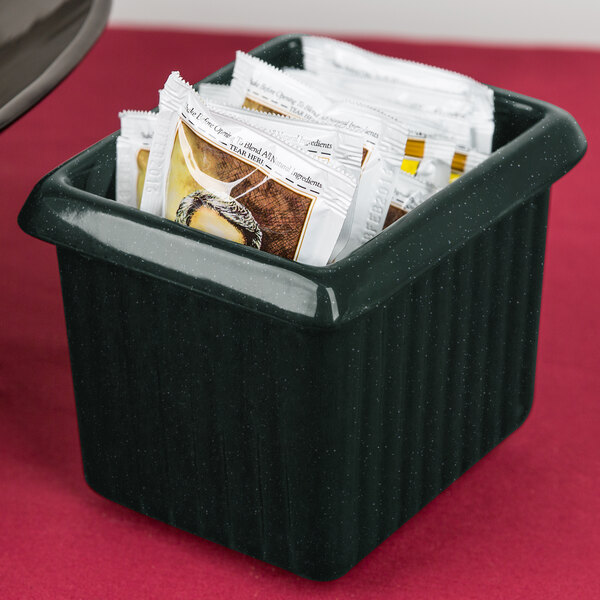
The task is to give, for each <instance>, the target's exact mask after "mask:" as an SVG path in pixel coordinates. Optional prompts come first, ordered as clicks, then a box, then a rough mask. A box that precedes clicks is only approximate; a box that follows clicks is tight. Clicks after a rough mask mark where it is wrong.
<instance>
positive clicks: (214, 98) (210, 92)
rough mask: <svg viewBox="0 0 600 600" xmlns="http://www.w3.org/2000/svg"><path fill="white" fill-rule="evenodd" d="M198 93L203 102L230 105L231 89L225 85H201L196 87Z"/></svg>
mask: <svg viewBox="0 0 600 600" xmlns="http://www.w3.org/2000/svg"><path fill="white" fill-rule="evenodd" d="M196 89H197V90H198V93H199V94H200V96H202V99H203V100H208V101H210V102H217V103H219V104H229V103H230V100H229V98H230V95H231V89H230V87H229V86H228V85H226V84H223V83H199V84H198V85H197V86H196Z"/></svg>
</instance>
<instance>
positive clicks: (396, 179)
mask: <svg viewBox="0 0 600 600" xmlns="http://www.w3.org/2000/svg"><path fill="white" fill-rule="evenodd" d="M438 189H439V188H438V187H436V186H434V185H433V184H432V183H428V182H425V181H420V180H418V179H416V178H415V177H414V176H412V175H409V174H408V173H406V172H405V171H403V170H402V159H399V158H398V157H397V156H395V155H394V154H393V153H391V152H390V148H389V146H387V145H386V143H385V141H384V142H383V143H382V144H381V146H380V147H377V148H376V149H375V150H374V152H373V157H372V160H371V161H370V162H369V164H367V165H366V167H365V168H364V169H363V172H362V175H361V182H360V186H359V188H358V190H357V197H356V200H355V203H354V207H353V208H354V212H353V214H352V217H351V219H352V220H351V226H350V231H349V233H348V234H347V235H346V236H345V237H344V236H343V235H340V241H339V242H338V243H337V244H336V246H335V248H334V252H333V254H332V257H331V258H332V260H339V259H342V258H344V257H346V256H348V254H350V253H351V252H353V251H354V250H356V249H357V248H358V247H360V246H362V245H363V244H364V243H366V242H368V241H369V240H370V239H372V238H373V237H375V236H376V235H377V234H378V233H380V232H381V231H382V230H383V229H384V228H385V227H387V226H389V225H391V224H392V223H393V222H395V221H396V220H398V219H399V218H400V217H402V216H404V215H405V214H406V213H407V212H408V211H409V210H411V209H412V208H414V207H415V206H418V205H419V204H420V203H421V202H424V201H425V200H427V198H429V197H430V196H431V195H432V194H434V193H435V192H436V191H437V190H438ZM347 223H348V220H347V221H346V223H345V224H344V227H347Z"/></svg>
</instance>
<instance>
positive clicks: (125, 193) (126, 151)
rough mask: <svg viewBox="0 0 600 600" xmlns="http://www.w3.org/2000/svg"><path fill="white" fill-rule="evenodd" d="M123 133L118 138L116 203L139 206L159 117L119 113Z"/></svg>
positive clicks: (154, 114)
mask: <svg viewBox="0 0 600 600" xmlns="http://www.w3.org/2000/svg"><path fill="white" fill-rule="evenodd" d="M119 118H120V119H121V134H120V135H119V137H118V138H117V174H116V195H117V198H116V200H117V202H120V203H121V204H127V205H128V206H134V207H136V208H139V207H140V202H141V199H142V191H143V188H144V179H145V177H146V168H147V165H148V155H149V154H150V145H151V143H152V136H153V134H154V124H155V122H156V118H157V114H156V113H152V112H145V111H137V110H127V111H123V112H121V113H119Z"/></svg>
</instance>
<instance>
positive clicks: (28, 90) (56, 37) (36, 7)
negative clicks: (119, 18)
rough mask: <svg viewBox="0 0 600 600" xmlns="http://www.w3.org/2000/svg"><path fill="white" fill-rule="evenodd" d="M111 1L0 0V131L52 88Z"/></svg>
mask: <svg viewBox="0 0 600 600" xmlns="http://www.w3.org/2000/svg"><path fill="white" fill-rule="evenodd" d="M110 6H111V0H28V1H27V2H25V3H23V2H22V1H21V0H2V2H1V3H0V81H2V85H1V86H0V130H2V129H4V128H5V127H7V126H8V125H9V124H10V123H12V122H13V121H15V120H16V119H18V118H19V117H20V116H21V115H23V114H24V113H26V112H27V111H28V110H29V109H30V108H32V107H33V106H34V105H35V104H37V103H38V102H39V101H40V100H41V99H42V98H43V97H44V96H45V95H46V94H47V93H48V92H50V91H51V90H53V89H54V88H55V87H56V86H57V85H58V83H60V81H62V79H64V78H65V77H66V76H67V75H68V74H69V73H70V72H71V71H72V70H73V68H75V66H76V65H77V64H78V63H79V62H80V61H81V59H82V58H83V57H84V56H85V54H86V53H87V52H88V50H89V49H90V48H91V47H92V45H93V44H94V42H95V41H96V40H97V39H98V37H99V35H100V34H101V33H102V31H103V29H104V27H105V26H106V21H107V20H108V14H109V12H110Z"/></svg>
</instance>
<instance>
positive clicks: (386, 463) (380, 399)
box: [353, 193, 548, 557]
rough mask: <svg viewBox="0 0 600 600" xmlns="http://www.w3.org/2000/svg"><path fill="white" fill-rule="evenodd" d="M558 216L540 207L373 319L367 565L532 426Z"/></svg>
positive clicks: (365, 414) (363, 443) (367, 346)
mask: <svg viewBox="0 0 600 600" xmlns="http://www.w3.org/2000/svg"><path fill="white" fill-rule="evenodd" d="M547 210H548V194H547V193H544V194H540V195H539V196H536V197H535V198H532V199H531V200H530V201H528V202H526V203H525V204H523V205H522V206H521V207H520V208H519V209H517V210H515V211H513V212H512V213H511V214H509V215H507V216H506V217H505V218H504V219H503V220H502V221H500V222H499V223H498V224H496V225H494V226H493V227H491V228H490V229H489V230H486V231H484V232H482V233H481V234H480V235H479V236H478V237H477V238H475V239H474V240H472V241H471V242H470V243H469V244H467V245H466V246H464V247H463V248H461V249H459V250H457V251H454V252H450V253H449V254H448V256H447V257H446V258H445V259H444V260H442V261H441V262H440V263H439V264H438V265H436V266H435V267H434V268H432V269H431V270H429V271H428V272H427V273H425V274H424V275H422V276H421V277H419V278H418V279H417V280H415V281H414V282H413V283H412V284H411V285H410V286H409V287H408V288H407V289H406V290H404V292H403V293H402V294H399V295H398V296H397V297H395V298H393V299H391V300H390V301H389V302H387V303H386V304H385V305H384V306H383V307H381V308H380V309H378V310H375V311H372V312H371V313H369V315H368V317H367V318H366V319H365V324H364V325H363V328H362V331H363V332H364V343H363V352H364V354H365V357H364V358H363V361H362V368H363V372H364V378H365V386H364V389H363V390H362V391H363V394H362V409H361V414H362V423H361V430H360V449H359V450H358V451H357V452H358V455H359V456H358V461H357V462H358V463H359V464H361V466H362V469H361V476H360V488H359V490H358V493H357V494H356V497H357V498H360V506H359V507H358V508H357V515H360V517H359V518H356V519H355V520H354V521H353V522H354V527H355V528H357V531H356V533H355V537H356V539H358V540H360V542H359V546H358V548H357V549H356V554H357V556H359V557H363V556H365V555H366V554H367V553H368V552H369V551H371V550H372V549H373V548H374V547H376V546H377V545H378V544H379V543H380V542H381V541H383V539H385V538H386V537H387V536H388V535H390V534H391V533H393V532H394V531H395V530H396V529H397V528H398V527H399V526H400V525H401V524H402V523H404V522H405V521H406V520H408V519H409V518H410V517H411V516H412V515H414V514H415V513H416V512H417V511H418V510H420V509H421V508H422V507H423V506H424V505H425V504H427V503H428V502H429V501H430V500H432V499H433V498H434V497H435V496H437V495H438V494H439V493H440V492H441V491H442V490H444V489H445V488H446V487H448V486H449V485H450V484H451V483H452V482H453V481H455V480H456V479H457V478H458V477H459V476H460V475H461V474H462V473H463V472H464V471H466V470H467V469H468V468H469V467H471V466H472V465H473V464H474V463H475V462H477V461H478V460H479V459H480V458H481V457H482V456H484V455H485V454H486V453H487V452H489V451H490V450H491V449H492V448H494V447H495V446H496V445H497V444H499V443H500V442H501V441H502V440H503V439H504V438H506V437H507V436H508V435H509V434H510V433H512V432H513V431H514V430H515V429H516V428H518V427H519V425H521V424H522V423H523V421H524V420H525V418H526V416H527V414H528V412H529V410H530V408H531V403H532V400H533V385H534V377H535V360H536V350H537V335H538V325H539V309H540V297H541V286H542V276H543V263H544V250H545V240H546V224H547ZM375 380H377V383H375Z"/></svg>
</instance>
